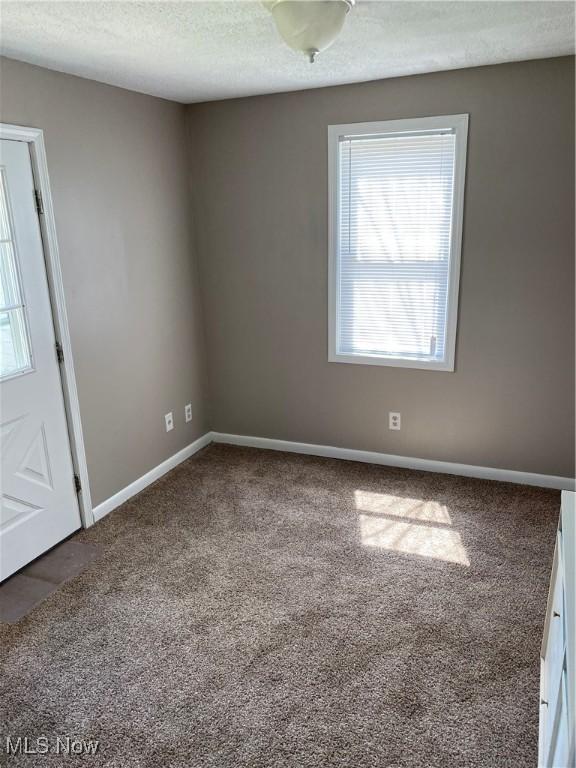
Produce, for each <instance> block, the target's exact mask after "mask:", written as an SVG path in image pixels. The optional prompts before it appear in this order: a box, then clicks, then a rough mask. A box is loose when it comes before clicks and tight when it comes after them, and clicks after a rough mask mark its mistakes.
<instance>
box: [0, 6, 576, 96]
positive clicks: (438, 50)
mask: <svg viewBox="0 0 576 768" xmlns="http://www.w3.org/2000/svg"><path fill="white" fill-rule="evenodd" d="M1 42H2V52H3V54H4V55H5V56H8V57H11V58H14V59H20V60H22V61H28V62H31V63H33V64H39V65H40V66H44V67H48V68H50V69H56V70H59V71H62V72H69V73H71V74H75V75H80V76H82V77H88V78H91V79H93V80H100V81H102V82H105V83H111V84H113V85H119V86H123V87H124V88H130V89H132V90H135V91H142V92H144V93H150V94H154V95H155V96H163V97H165V98H168V99H174V100H176V101H182V102H197V101H208V100H212V99H227V98H232V97H236V96H247V95H252V94H258V93H273V92H276V91H294V90H300V89H302V88H314V87H317V86H324V85H336V84H339V83H351V82H359V81H364V80H375V79H379V78H384V77H393V76H397V75H409V74H414V73H418V72H433V71H436V70H442V69H457V68H460V67H471V66H477V65H483V64H494V63H501V62H505V61H521V60H524V59H536V58H544V57H547V56H560V55H564V54H569V53H573V52H574V4H573V3H572V2H551V1H549V0H546V1H545V2H535V1H531V2H523V1H522V0H513V1H512V2H475V1H474V0H469V1H466V0H460V1H459V2H443V1H442V0H436V1H432V2H399V1H396V2H388V1H387V0H382V1H381V2H371V1H370V0H358V2H357V5H356V7H355V8H354V9H353V10H352V12H351V13H350V14H349V16H348V19H347V22H346V26H345V28H344V31H343V32H342V34H341V36H340V38H339V39H338V40H337V41H336V43H335V44H334V45H333V46H332V48H330V49H329V50H328V51H325V52H324V53H323V54H321V55H320V56H319V57H318V60H317V61H316V63H315V64H309V63H308V62H307V61H306V60H305V58H304V57H303V56H302V57H301V56H299V55H298V54H296V53H294V52H292V51H291V50H289V49H288V48H287V47H286V46H285V45H284V43H283V42H282V41H281V40H280V38H279V36H278V34H277V32H276V30H275V27H274V24H273V22H272V17H271V16H270V14H269V13H268V11H267V10H266V9H265V8H263V7H262V5H261V4H260V3H257V2H245V1H244V0H237V1H236V2H219V1H217V0H216V1H215V2H214V1H213V2H194V1H189V2H118V1H116V2H97V1H95V0H90V2H88V1H85V2H50V1H49V0H48V1H44V2H25V1H22V0H4V2H2V6H1Z"/></svg>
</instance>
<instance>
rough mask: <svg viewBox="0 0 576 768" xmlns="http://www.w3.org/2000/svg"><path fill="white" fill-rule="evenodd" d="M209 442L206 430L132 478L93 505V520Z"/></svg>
mask: <svg viewBox="0 0 576 768" xmlns="http://www.w3.org/2000/svg"><path fill="white" fill-rule="evenodd" d="M211 442H212V432H206V434H205V435H202V437H199V438H198V439H197V440H194V442H193V443H190V445H187V446H186V448H182V450H181V451H178V453H175V454H174V455H173V456H170V458H169V459H166V461H163V462H162V464H158V466H157V467H154V469H151V470H150V472H146V474H145V475H142V477H139V478H138V480H134V482H133V483H130V485H127V486H126V488H123V489H122V490H121V491H118V493H115V494H114V496H110V498H109V499H106V501H103V502H102V503H101V504H98V506H96V507H94V509H93V510H92V512H93V515H94V522H97V521H98V520H101V519H102V518H103V517H104V516H105V515H107V514H108V513H109V512H112V510H113V509H116V507H119V506H120V504H124V502H125V501H128V499H131V498H132V496H135V495H136V494H137V493H140V491H143V490H144V488H146V487H147V486H148V485H150V484H151V483H153V482H154V481H155V480H158V479H159V478H160V477H162V475H165V474H166V472H169V471H170V470H171V469H174V467H177V466H178V464H181V463H182V462H183V461H186V459H189V458H190V456H193V455H194V454H195V453H197V452H198V451H199V450H200V449H201V448H204V447H205V446H207V445H209V443H211Z"/></svg>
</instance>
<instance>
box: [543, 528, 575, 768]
mask: <svg viewBox="0 0 576 768" xmlns="http://www.w3.org/2000/svg"><path fill="white" fill-rule="evenodd" d="M564 607H565V606H564V571H563V563H562V539H561V533H560V532H559V533H558V538H557V540H556V549H555V552H554V563H553V566H552V580H551V582H550V591H549V596H548V607H547V611H546V622H545V625H544V639H543V641H542V662H541V680H540V743H539V750H538V751H539V760H538V762H539V766H540V768H566V765H567V760H568V746H569V745H568V735H569V734H568V715H567V696H566V687H567V681H566V625H565V615H564V614H565V610H564Z"/></svg>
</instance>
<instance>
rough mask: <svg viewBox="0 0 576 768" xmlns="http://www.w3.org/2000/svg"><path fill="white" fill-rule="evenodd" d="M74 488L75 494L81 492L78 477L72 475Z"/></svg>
mask: <svg viewBox="0 0 576 768" xmlns="http://www.w3.org/2000/svg"><path fill="white" fill-rule="evenodd" d="M74 488H76V493H80V491H81V490H82V483H81V482H80V478H79V477H78V475H74Z"/></svg>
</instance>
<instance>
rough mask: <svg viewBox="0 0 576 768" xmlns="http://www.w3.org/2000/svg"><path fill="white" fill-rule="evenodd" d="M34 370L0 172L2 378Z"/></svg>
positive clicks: (0, 328)
mask: <svg viewBox="0 0 576 768" xmlns="http://www.w3.org/2000/svg"><path fill="white" fill-rule="evenodd" d="M30 370H32V356H31V354H30V344H29V341H28V329H27V324H26V308H25V306H24V301H23V299H22V288H21V286H20V276H19V274H18V265H17V263H16V252H15V242H14V235H13V230H12V221H11V217H10V209H9V207H8V195H7V194H6V174H5V171H4V169H3V168H2V169H0V378H6V377H8V376H15V375H16V374H19V373H25V372H26V371H30Z"/></svg>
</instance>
